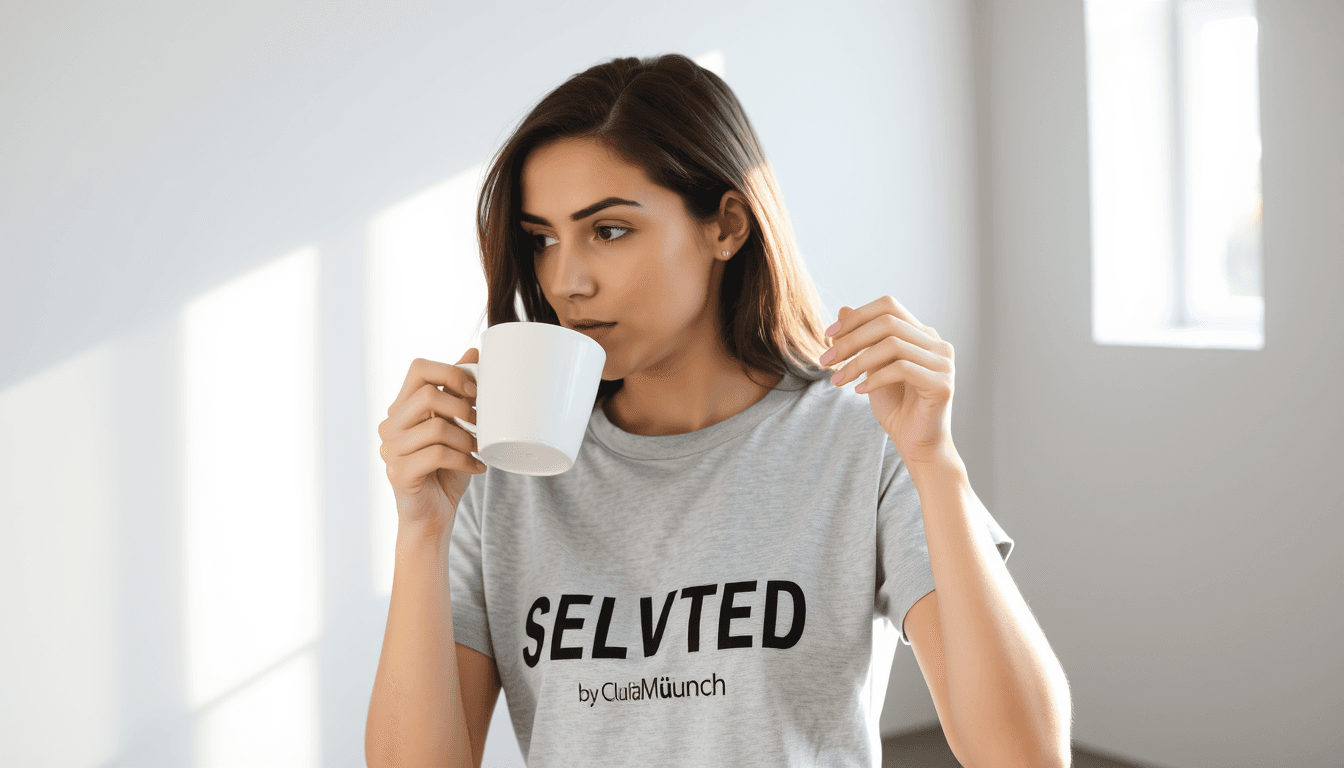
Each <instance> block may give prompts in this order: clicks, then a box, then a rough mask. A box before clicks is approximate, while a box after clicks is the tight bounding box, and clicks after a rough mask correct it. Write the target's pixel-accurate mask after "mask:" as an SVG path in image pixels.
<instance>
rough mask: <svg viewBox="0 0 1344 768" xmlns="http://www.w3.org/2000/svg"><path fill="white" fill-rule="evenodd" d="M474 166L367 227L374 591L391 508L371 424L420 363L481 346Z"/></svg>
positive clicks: (390, 557) (385, 565)
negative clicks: (420, 359) (415, 362)
mask: <svg viewBox="0 0 1344 768" xmlns="http://www.w3.org/2000/svg"><path fill="white" fill-rule="evenodd" d="M482 172H483V166H482V165H479V164H478V165H475V166H472V167H471V168H468V169H466V170H464V171H462V172H461V173H459V174H457V175H455V176H453V177H452V178H450V179H448V180H447V181H444V182H441V183H439V184H436V185H434V186H433V187H430V188H429V189H426V190H424V191H422V192H420V193H418V194H416V195H414V196H412V197H410V198H407V199H406V200H403V201H402V202H399V203H397V204H395V205H393V206H391V207H390V208H388V209H386V210H384V211H382V212H381V213H379V214H377V215H376V216H374V217H373V219H372V220H371V221H370V222H369V230H368V257H367V273H366V285H367V290H368V300H367V304H366V305H367V307H368V313H369V314H368V326H367V327H368V334H369V360H370V365H369V376H370V380H369V394H370V397H371V398H372V399H371V400H370V402H369V417H368V435H369V440H368V456H369V473H370V478H371V487H372V497H373V503H372V505H371V506H372V519H371V529H372V530H371V541H372V547H373V552H372V553H371V560H372V563H373V574H372V578H373V585H374V591H375V593H376V594H379V595H389V594H391V593H392V572H393V566H394V564H395V557H394V555H395V548H396V540H397V505H396V499H395V498H394V496H393V493H392V485H391V483H390V482H389V481H388V479H387V465H386V464H385V463H384V462H383V459H382V457H381V456H379V455H378V448H379V446H380V445H381V444H382V441H381V439H380V438H379V437H378V424H379V423H380V422H382V421H383V420H384V419H386V418H387V415H388V414H387V409H388V406H390V405H391V404H392V402H393V401H394V400H396V398H397V394H398V393H399V392H401V386H402V382H403V381H405V379H406V373H407V371H408V370H409V369H410V367H411V361H413V360H414V359H415V358H417V357H423V358H426V359H428V360H434V361H437V362H442V363H449V364H451V363H455V362H457V361H458V360H459V359H460V358H461V357H462V355H463V353H465V352H466V351H467V350H468V349H469V348H471V347H477V348H478V349H479V348H480V343H479V339H480V331H481V330H482V328H483V326H484V324H485V317H484V316H485V301H486V288H485V276H484V274H483V273H482V271H481V264H480V251H479V247H478V245H477V241H476V199H477V195H478V194H479V192H480V189H481V181H482V179H481V175H482Z"/></svg>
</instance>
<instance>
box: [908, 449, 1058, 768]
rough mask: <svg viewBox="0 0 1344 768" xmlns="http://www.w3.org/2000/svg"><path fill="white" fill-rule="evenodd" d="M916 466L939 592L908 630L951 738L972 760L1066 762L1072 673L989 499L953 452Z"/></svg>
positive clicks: (973, 767)
mask: <svg viewBox="0 0 1344 768" xmlns="http://www.w3.org/2000/svg"><path fill="white" fill-rule="evenodd" d="M907 467H908V469H909V471H910V476H911V478H912V479H913V480H914V482H915V488H916V489H917V490H918V491H919V500H920V505H921V507H922V509H923V516H924V535H925V538H926V539H927V540H928V546H929V562H930V566H931V568H932V569H933V581H934V583H935V584H936V585H937V589H936V590H935V591H936V592H937V595H936V597H935V596H933V595H932V594H930V595H929V596H926V599H921V600H920V601H919V602H918V603H916V604H915V605H916V606H917V607H919V609H918V610H917V609H916V608H911V609H910V611H909V613H908V614H907V616H906V619H905V622H906V636H907V637H908V638H909V639H910V645H911V647H912V648H913V649H914V651H915V656H916V658H917V659H918V661H919V664H920V669H921V671H922V672H923V673H924V678H925V680H926V681H929V684H930V691H931V692H932V693H933V696H934V703H935V707H936V708H937V709H938V718H939V720H940V721H941V722H942V723H943V728H944V731H945V732H946V733H947V734H948V743H949V745H950V746H953V752H954V753H955V754H956V756H957V759H958V760H960V761H961V762H962V763H963V764H964V765H966V766H967V768H979V766H1050V767H1052V768H1053V767H1056V766H1057V767H1058V768H1067V766H1068V765H1069V764H1070V762H1071V753H1072V749H1071V737H1070V732H1071V728H1072V711H1071V710H1072V703H1071V700H1070V695H1069V684H1068V679H1067V678H1066V677H1065V676H1064V669H1063V667H1062V666H1060V663H1059V660H1058V659H1057V658H1056V657H1055V654H1054V652H1053V651H1051V649H1050V644H1049V643H1048V642H1047V641H1046V639H1045V634H1044V633H1043V632H1042V631H1041V628H1040V626H1039V625H1038V624H1037V623H1036V619H1035V617H1034V616H1032V614H1031V610H1030V609H1029V608H1028V607H1027V603H1026V601H1025V600H1024V599H1023V598H1022V594H1021V592H1019V591H1018V589H1017V585H1016V584H1014V583H1013V579H1012V576H1010V575H1009V574H1008V569H1007V567H1006V566H1005V565H1004V562H1003V558H1002V557H1001V556H1000V555H999V553H998V551H997V550H996V549H995V547H994V543H993V541H992V540H991V539H990V537H989V535H988V533H987V532H986V531H985V527H984V525H983V524H982V523H981V522H980V521H979V520H977V519H976V518H977V515H976V514H975V512H976V509H977V507H978V505H979V503H980V502H979V500H978V499H977V498H976V496H975V493H974V491H972V490H971V486H970V482H969V479H968V477H967V474H966V469H965V465H964V464H962V463H961V461H960V458H959V457H954V458H951V459H949V460H947V461H945V462H940V463H933V464H909V465H907ZM930 606H932V607H933V608H934V609H935V610H928V608H929V607H930ZM934 622H937V626H934V625H933V623H934ZM935 643H936V644H938V645H939V646H940V647H933V645H934V644H935ZM939 660H941V662H942V663H941V664H939V663H938V662H939ZM939 687H943V690H942V691H939V690H937V688H939ZM939 699H942V700H943V702H942V705H941V706H939V704H940V702H939Z"/></svg>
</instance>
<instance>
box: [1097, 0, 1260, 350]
mask: <svg viewBox="0 0 1344 768" xmlns="http://www.w3.org/2000/svg"><path fill="white" fill-rule="evenodd" d="M1085 19H1086V34H1087V67H1088V72H1087V78H1088V80H1087V82H1088V118H1089V138H1090V148H1089V155H1090V157H1089V160H1090V172H1091V193H1092V199H1091V203H1092V265H1093V272H1092V274H1093V289H1092V296H1093V339H1094V341H1096V342H1097V343H1104V344H1145V345H1161V346H1184V347H1205V348H1207V347H1224V348H1242V349H1259V348H1261V347H1262V346H1263V344H1264V322H1263V321H1264V297H1263V293H1262V290H1261V286H1262V280H1261V275H1262V273H1263V268H1262V253H1261V211H1262V200H1261V190H1260V117H1259V77H1258V25H1257V22H1256V17H1255V6H1254V3H1253V0H1086V5H1085Z"/></svg>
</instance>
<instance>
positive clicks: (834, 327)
mask: <svg viewBox="0 0 1344 768" xmlns="http://www.w3.org/2000/svg"><path fill="white" fill-rule="evenodd" d="M838 330H840V321H839V320H836V321H835V325H832V326H831V327H830V328H827V329H826V330H825V331H824V333H825V335H827V336H834V335H835V332H836V331H838Z"/></svg>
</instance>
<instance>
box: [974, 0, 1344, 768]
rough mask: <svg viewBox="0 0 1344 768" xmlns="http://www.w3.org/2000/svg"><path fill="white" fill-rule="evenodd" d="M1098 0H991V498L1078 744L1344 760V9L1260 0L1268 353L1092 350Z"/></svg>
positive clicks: (1209, 760) (1278, 761) (1330, 0)
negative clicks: (1091, 114)
mask: <svg viewBox="0 0 1344 768" xmlns="http://www.w3.org/2000/svg"><path fill="white" fill-rule="evenodd" d="M1082 5H1083V4H1082V3H1081V2H1077V0H1011V1H1010V0H989V1H988V2H986V3H984V4H983V10H984V11H985V17H984V19H985V22H986V23H985V32H986V33H987V40H988V48H987V53H988V55H987V57H986V61H985V63H986V69H985V72H986V74H987V77H986V83H985V86H986V87H985V93H986V97H987V106H988V109H987V111H986V112H985V113H984V114H985V117H986V118H987V123H986V124H985V127H986V131H985V135H986V144H987V147H988V153H987V157H988V164H987V169H986V170H987V174H986V177H985V183H986V185H987V186H986V188H985V198H984V199H985V200H986V201H987V210H988V213H989V215H988V217H987V222H988V226H987V227H986V229H985V235H986V237H985V246H986V247H985V264H986V281H987V284H988V285H990V286H991V288H990V291H989V294H990V296H991V297H992V302H991V303H990V304H989V305H987V306H986V307H985V314H984V321H985V339H986V350H987V358H988V359H987V364H989V365H990V370H991V371H992V374H991V376H992V381H993V409H992V414H993V443H992V445H993V476H994V491H995V492H994V494H993V500H992V502H990V507H991V509H993V510H994V511H995V513H996V514H998V515H1001V516H1002V517H1003V518H1004V519H1005V520H1007V521H1008V523H1010V524H1011V528H1009V530H1010V531H1012V533H1013V534H1014V535H1015V536H1016V537H1018V546H1017V549H1015V550H1014V553H1013V563H1012V565H1013V574H1014V578H1015V579H1016V580H1017V582H1018V584H1019V586H1020V587H1021V588H1022V590H1023V592H1024V594H1025V595H1026V597H1027V599H1028V602H1029V603H1030V604H1031V608H1032V610H1033V612H1034V613H1035V614H1036V616H1037V618H1038V619H1039V620H1040V622H1041V625H1042V627H1043V628H1044V630H1045V634H1046V636H1047V637H1048V638H1049V639H1050V642H1051V645H1052V646H1053V648H1054V649H1055V651H1056V653H1057V654H1058V655H1059V657H1060V660H1061V662H1062V663H1063V665H1064V669H1065V671H1066V672H1067V673H1068V676H1069V680H1070V685H1071V687H1072V691H1073V703H1074V710H1075V713H1076V718H1075V728H1074V738H1075V741H1077V742H1079V743H1081V744H1086V745H1090V746H1094V747H1098V748H1102V749H1105V750H1108V751H1111V752H1114V753H1116V754H1117V755H1121V756H1124V757H1129V758H1133V759H1138V760H1143V761H1146V762H1148V763H1151V764H1155V765H1163V766H1179V767H1180V768H1205V767H1207V768H1214V767H1215V766H1217V767H1219V768H1237V767H1240V766H1246V767H1248V768H1249V767H1250V766H1268V765H1275V766H1324V765H1338V764H1339V760H1340V757H1339V756H1340V754H1341V753H1344V729H1341V728H1340V724H1341V723H1344V664H1341V663H1340V660H1339V649H1340V646H1341V641H1344V612H1341V610H1340V605H1341V604H1344V595H1342V594H1341V592H1344V589H1341V583H1342V582H1344V578H1342V577H1344V567H1342V566H1341V562H1344V561H1341V558H1340V556H1339V542H1340V536H1341V534H1344V515H1342V514H1341V513H1344V496H1341V492H1340V490H1339V482H1338V478H1339V469H1338V468H1339V466H1340V464H1341V463H1342V462H1344V405H1341V401H1340V392H1341V391H1344V387H1342V386H1341V383H1340V382H1341V380H1344V315H1342V309H1341V304H1340V302H1339V293H1340V288H1341V287H1344V259H1341V256H1342V255H1344V248H1341V245H1340V243H1341V242H1344V217H1341V216H1340V212H1341V210H1344V149H1342V148H1341V146H1342V145H1341V142H1340V137H1341V136H1344V90H1341V87H1340V83H1341V82H1344V48H1341V46H1340V45H1339V39H1340V35H1341V33H1344V4H1341V3H1339V2H1338V0H1262V1H1261V2H1259V3H1258V6H1259V21H1260V45H1261V49H1260V57H1261V72H1260V99H1261V101H1260V103H1261V126H1262V138H1263V142H1264V155H1263V160H1262V163H1263V178H1264V187H1263V191H1264V290H1265V346H1264V349H1263V350H1259V351H1254V352H1248V351H1231V350H1191V349H1162V348H1148V347H1102V346H1097V345H1094V344H1093V343H1092V341H1091V338H1092V333H1091V328H1090V327H1089V323H1090V322H1091V317H1092V312H1091V307H1090V303H1089V302H1090V298H1089V297H1090V296H1091V294H1092V290H1091V276H1090V274H1089V268H1090V259H1089V250H1088V249H1089V231H1088V226H1089V224H1088V169H1087V156H1088V155H1087V136H1088V134H1087V101H1086V89H1085V87H1086V78H1085V73H1084V70H1083V63H1084V48H1083V40H1084V33H1083V10H1082Z"/></svg>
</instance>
